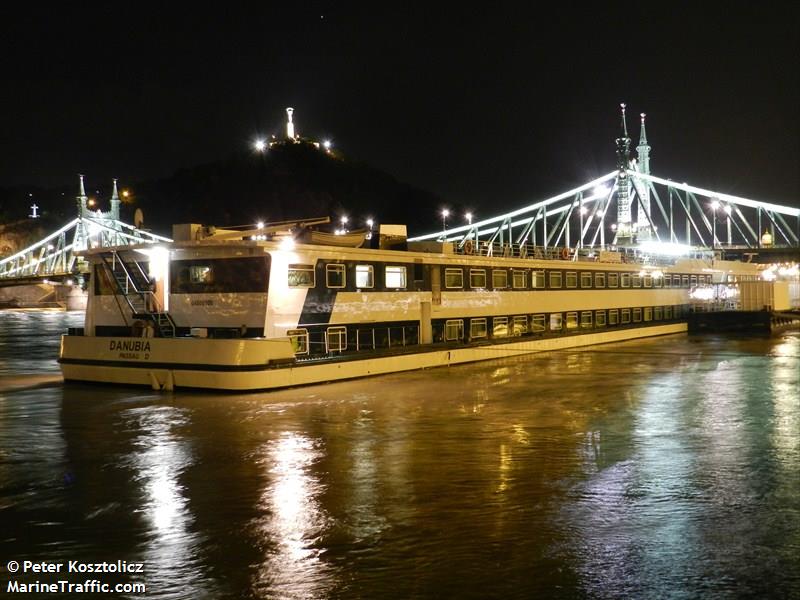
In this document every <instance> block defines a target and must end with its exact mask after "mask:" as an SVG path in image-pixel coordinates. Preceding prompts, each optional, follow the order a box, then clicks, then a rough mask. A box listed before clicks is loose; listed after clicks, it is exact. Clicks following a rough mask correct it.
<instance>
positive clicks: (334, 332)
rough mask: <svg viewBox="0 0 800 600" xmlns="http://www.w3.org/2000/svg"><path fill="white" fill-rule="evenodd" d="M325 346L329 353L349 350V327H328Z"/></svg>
mask: <svg viewBox="0 0 800 600" xmlns="http://www.w3.org/2000/svg"><path fill="white" fill-rule="evenodd" d="M325 345H326V347H327V350H328V352H344V351H345V350H347V327H328V329H327V331H326V332H325Z"/></svg>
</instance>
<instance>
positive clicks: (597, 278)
mask: <svg viewBox="0 0 800 600" xmlns="http://www.w3.org/2000/svg"><path fill="white" fill-rule="evenodd" d="M594 287H596V288H604V287H606V274H605V273H595V274H594Z"/></svg>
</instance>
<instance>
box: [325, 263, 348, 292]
mask: <svg viewBox="0 0 800 600" xmlns="http://www.w3.org/2000/svg"><path fill="white" fill-rule="evenodd" d="M346 283H347V276H346V274H345V270H344V265H340V264H331V265H325V284H326V285H327V286H328V287H329V288H343V287H344V286H345V284H346Z"/></svg>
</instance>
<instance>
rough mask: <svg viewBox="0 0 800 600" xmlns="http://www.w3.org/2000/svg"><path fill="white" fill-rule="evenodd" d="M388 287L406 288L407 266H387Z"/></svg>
mask: <svg viewBox="0 0 800 600" xmlns="http://www.w3.org/2000/svg"><path fill="white" fill-rule="evenodd" d="M385 274H386V287H387V288H391V289H405V287H406V268H405V267H399V266H387V267H386V273H385Z"/></svg>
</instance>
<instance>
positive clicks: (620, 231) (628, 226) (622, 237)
mask: <svg viewBox="0 0 800 600" xmlns="http://www.w3.org/2000/svg"><path fill="white" fill-rule="evenodd" d="M619 106H620V109H621V110H622V123H621V128H622V135H621V136H620V137H618V138H617V140H616V144H617V169H618V180H617V238H616V243H617V244H619V245H621V246H626V245H630V244H632V243H633V228H632V223H631V199H630V181H629V180H628V173H627V169H628V166H629V165H630V146H631V138H629V137H628V124H627V122H626V120H625V103H624V102H623V103H622V104H620V105H619Z"/></svg>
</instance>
